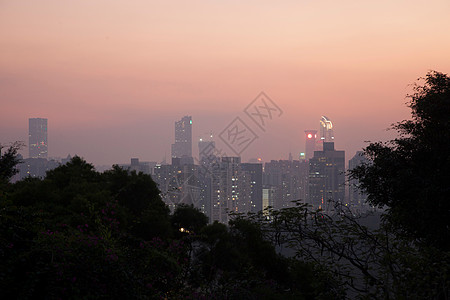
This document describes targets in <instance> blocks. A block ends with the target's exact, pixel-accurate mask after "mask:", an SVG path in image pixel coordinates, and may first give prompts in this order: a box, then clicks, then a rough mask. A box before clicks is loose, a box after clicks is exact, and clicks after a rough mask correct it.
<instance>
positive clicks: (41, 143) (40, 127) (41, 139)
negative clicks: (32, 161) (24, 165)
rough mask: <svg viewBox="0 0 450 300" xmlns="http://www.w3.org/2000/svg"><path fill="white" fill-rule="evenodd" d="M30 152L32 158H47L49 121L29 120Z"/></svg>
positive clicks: (41, 119) (40, 119)
mask: <svg viewBox="0 0 450 300" xmlns="http://www.w3.org/2000/svg"><path fill="white" fill-rule="evenodd" d="M28 150H29V156H30V158H47V154H48V142H47V119H43V118H30V119H28Z"/></svg>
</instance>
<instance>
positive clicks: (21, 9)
mask: <svg viewBox="0 0 450 300" xmlns="http://www.w3.org/2000/svg"><path fill="white" fill-rule="evenodd" d="M429 70H436V71H440V72H443V73H449V71H450V1H449V0H427V1H425V0H423V1H422V0H405V1H402V0H389V1H385V0H379V1H362V0H354V1H349V0H340V1H334V0H333V1H321V0H316V1H309V0H308V1H304V0H296V1H293V0H285V1H283V0H280V1H273V0H272V1H266V0H258V1H256V0H241V1H236V0H203V1H200V0H193V1H186V0H183V1H171V0H165V1H149V0H147V1H144V0H127V1H124V0H123V1H122V0H90V1H87V0H86V1H83V0H76V1H75V0H73V1H70V0H39V1H29V0H28V1H23V0H0V104H1V105H0V143H1V144H7V143H9V142H12V141H16V140H23V141H25V142H26V143H27V142H28V118H31V117H42V118H48V140H49V156H57V157H65V156H67V155H68V154H71V155H74V154H78V155H80V156H82V157H84V158H85V159H86V160H87V161H89V162H92V163H94V164H98V165H100V164H113V163H126V162H128V161H129V159H130V158H131V157H138V158H140V160H142V161H158V162H159V161H161V160H162V159H163V158H164V156H167V158H168V161H170V144H171V143H173V139H174V122H175V121H176V120H179V119H180V118H181V117H183V116H184V115H191V116H192V118H193V122H194V123H193V126H194V127H193V139H194V143H193V144H194V150H193V152H194V153H198V152H197V147H196V141H197V140H198V138H199V136H200V135H202V134H204V133H206V132H210V131H213V132H214V133H216V134H218V133H219V132H221V131H222V129H224V128H225V127H226V126H227V125H228V123H229V122H231V121H232V120H233V119H234V118H235V117H237V116H239V117H241V118H242V119H243V120H244V121H246V119H245V117H246V116H245V114H244V113H243V109H244V108H245V107H246V106H247V104H249V103H250V102H251V101H252V100H253V99H254V98H255V97H256V96H257V95H258V94H259V93H260V92H261V91H264V92H265V93H266V94H267V95H269V96H270V97H271V98H272V99H273V100H274V102H276V103H277V105H278V106H279V107H280V108H281V109H282V110H283V114H282V115H281V116H280V117H279V118H277V119H274V120H273V121H272V122H271V123H270V124H268V126H267V130H266V132H262V131H261V130H259V129H258V128H256V127H254V130H255V132H256V133H257V134H258V136H259V138H258V139H257V140H256V141H255V142H254V143H253V144H252V145H251V146H250V147H249V148H248V149H246V151H245V152H244V153H243V154H242V158H243V160H244V161H246V160H247V159H250V158H253V157H261V158H262V159H263V160H264V161H270V160H271V159H287V157H288V154H289V152H292V154H293V156H294V157H296V156H297V155H298V153H300V152H303V151H304V136H303V135H304V133H303V132H304V130H306V129H318V126H319V118H320V116H321V115H326V116H328V117H329V118H330V119H331V120H332V121H333V123H334V126H335V132H334V133H335V144H336V148H337V149H339V150H346V160H348V159H350V158H351V157H352V156H353V155H354V154H355V152H356V151H357V150H360V149H361V148H362V147H364V146H365V145H366V143H365V142H364V141H368V140H370V141H377V140H386V139H389V138H392V137H393V136H394V132H391V131H389V132H387V131H386V130H385V129H386V128H387V127H389V125H390V124H392V123H394V122H397V121H400V120H403V119H405V118H409V109H408V108H407V107H406V106H405V102H406V101H407V99H406V98H405V96H406V95H407V94H408V93H411V92H412V90H411V84H412V83H414V82H415V81H416V79H417V78H418V77H420V76H424V75H425V74H426V73H427V72H428V71H429ZM249 125H252V124H251V121H249ZM252 126H254V124H253V125H252ZM252 128H253V127H252ZM218 146H219V147H223V148H225V147H226V146H225V145H223V144H221V143H218ZM22 153H23V154H24V156H25V157H28V150H27V149H24V150H23V151H22Z"/></svg>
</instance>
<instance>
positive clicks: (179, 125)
mask: <svg viewBox="0 0 450 300" xmlns="http://www.w3.org/2000/svg"><path fill="white" fill-rule="evenodd" d="M186 157H187V158H191V157H192V117H191V116H184V117H183V118H182V119H181V120H180V121H177V122H175V143H174V144H172V158H186Z"/></svg>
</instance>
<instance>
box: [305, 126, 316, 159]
mask: <svg viewBox="0 0 450 300" xmlns="http://www.w3.org/2000/svg"><path fill="white" fill-rule="evenodd" d="M316 139H317V130H305V158H306V160H309V159H310V158H312V157H313V156H314V151H315V150H316Z"/></svg>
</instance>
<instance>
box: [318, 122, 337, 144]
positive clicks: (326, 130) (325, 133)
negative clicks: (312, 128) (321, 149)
mask: <svg viewBox="0 0 450 300" xmlns="http://www.w3.org/2000/svg"><path fill="white" fill-rule="evenodd" d="M320 140H321V141H322V142H334V133H333V123H332V122H331V120H330V119H328V118H327V117H326V116H322V118H320Z"/></svg>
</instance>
